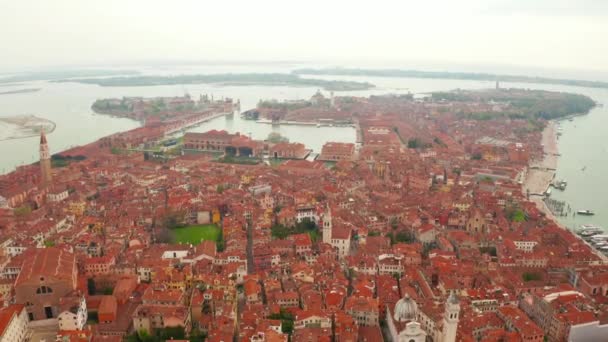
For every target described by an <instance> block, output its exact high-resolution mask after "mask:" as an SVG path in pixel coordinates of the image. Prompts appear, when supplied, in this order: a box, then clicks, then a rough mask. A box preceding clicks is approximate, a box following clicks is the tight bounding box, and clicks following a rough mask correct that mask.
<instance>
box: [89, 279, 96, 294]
mask: <svg viewBox="0 0 608 342" xmlns="http://www.w3.org/2000/svg"><path fill="white" fill-rule="evenodd" d="M87 290H88V291H89V295H90V296H94V295H95V294H96V293H97V289H96V288H95V279H93V278H89V279H87Z"/></svg>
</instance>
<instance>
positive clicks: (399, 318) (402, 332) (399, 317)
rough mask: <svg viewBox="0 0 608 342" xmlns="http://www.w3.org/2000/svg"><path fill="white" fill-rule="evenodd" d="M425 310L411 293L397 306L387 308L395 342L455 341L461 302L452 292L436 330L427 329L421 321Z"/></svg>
mask: <svg viewBox="0 0 608 342" xmlns="http://www.w3.org/2000/svg"><path fill="white" fill-rule="evenodd" d="M423 315H424V313H423V312H420V311H419V310H418V304H417V303H416V301H415V300H413V299H412V298H411V297H410V296H409V295H406V296H405V297H403V298H401V299H400V300H399V301H398V302H397V304H395V307H394V308H393V309H391V308H390V307H388V306H387V308H386V320H387V324H388V328H389V331H390V334H391V338H392V341H393V342H426V341H433V342H455V341H456V330H457V329H458V320H459V315H460V304H459V301H458V298H456V295H455V294H454V293H453V292H452V293H450V296H449V297H448V299H447V301H446V303H445V311H444V313H443V317H442V319H441V321H440V322H437V324H435V325H434V327H433V328H432V329H434V331H425V330H424V329H423V327H422V325H421V324H420V323H419V322H420V319H421V317H422V316H423Z"/></svg>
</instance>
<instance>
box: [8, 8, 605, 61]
mask: <svg viewBox="0 0 608 342" xmlns="http://www.w3.org/2000/svg"><path fill="white" fill-rule="evenodd" d="M0 43H1V44H2V48H1V50H0V51H1V53H0V62H1V63H0V69H2V70H11V69H14V70H17V69H27V68H35V67H36V68H37V67H45V66H55V65H62V66H66V65H75V64H78V65H95V64H120V63H125V62H143V61H161V60H298V61H306V60H314V61H327V62H336V63H337V62H340V61H350V62H355V63H356V62H382V61H390V62H399V63H401V64H403V65H407V63H408V62H411V61H428V62H448V63H449V62H453V63H456V64H475V63H480V64H486V65H488V64H490V65H520V66H544V67H549V68H569V69H596V70H602V71H608V0H446V1H438V0H435V1H433V0H418V1H406V0H398V1H383V0H374V1H357V0H349V1H341V0H323V1H317V0H307V1H295V0H276V1H275V0H268V1H266V0H258V1H253V0H244V1H236V0H216V1H204V0H192V1H190V0H173V1H168V0H162V1H155V0H96V1H93V0H39V1H33V0H0Z"/></svg>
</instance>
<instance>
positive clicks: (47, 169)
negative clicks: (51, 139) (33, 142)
mask: <svg viewBox="0 0 608 342" xmlns="http://www.w3.org/2000/svg"><path fill="white" fill-rule="evenodd" d="M40 179H41V181H42V182H41V183H42V186H43V187H48V186H50V185H51V183H52V182H53V174H52V172H51V154H50V152H49V144H48V143H47V141H46V135H45V134H44V129H42V130H41V131H40Z"/></svg>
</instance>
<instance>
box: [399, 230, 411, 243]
mask: <svg viewBox="0 0 608 342" xmlns="http://www.w3.org/2000/svg"><path fill="white" fill-rule="evenodd" d="M395 240H396V241H397V242H404V243H412V242H414V235H413V234H412V233H411V232H410V231H400V232H398V233H397V236H395Z"/></svg>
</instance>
